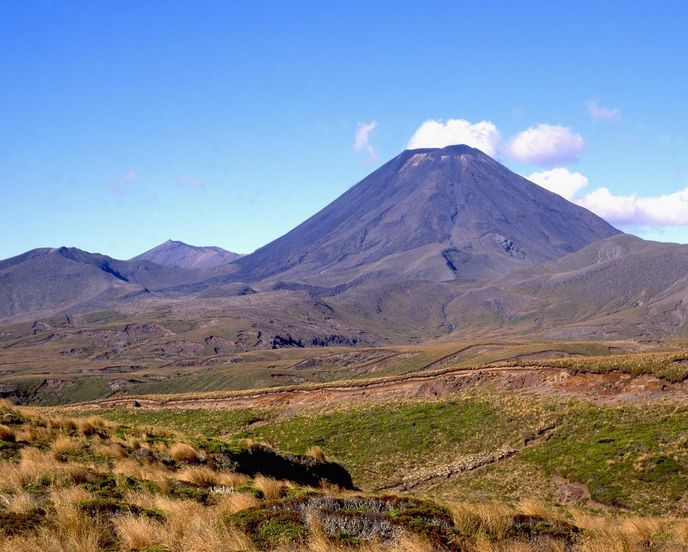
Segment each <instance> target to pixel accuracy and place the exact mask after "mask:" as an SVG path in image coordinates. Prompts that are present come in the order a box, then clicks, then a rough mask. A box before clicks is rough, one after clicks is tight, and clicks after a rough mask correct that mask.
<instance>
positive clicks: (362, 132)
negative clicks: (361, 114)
mask: <svg viewBox="0 0 688 552" xmlns="http://www.w3.org/2000/svg"><path fill="white" fill-rule="evenodd" d="M376 128H377V122H375V121H370V122H369V123H356V136H355V138H354V151H364V152H366V153H367V154H368V162H370V163H375V162H376V161H377V152H376V151H375V146H373V144H371V143H370V137H371V135H372V134H373V131H374V130H375V129H376Z"/></svg>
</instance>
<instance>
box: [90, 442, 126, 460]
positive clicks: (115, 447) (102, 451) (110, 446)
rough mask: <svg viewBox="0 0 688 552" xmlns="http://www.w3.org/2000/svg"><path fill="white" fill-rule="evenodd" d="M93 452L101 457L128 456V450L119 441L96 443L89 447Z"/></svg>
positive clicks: (121, 457) (122, 457)
mask: <svg viewBox="0 0 688 552" xmlns="http://www.w3.org/2000/svg"><path fill="white" fill-rule="evenodd" d="M91 450H92V451H93V454H95V455H97V456H102V457H103V458H113V459H115V458H120V459H124V458H128V457H129V452H128V451H127V449H126V448H125V447H123V446H122V445H121V444H119V443H98V444H96V445H94V446H93V447H91Z"/></svg>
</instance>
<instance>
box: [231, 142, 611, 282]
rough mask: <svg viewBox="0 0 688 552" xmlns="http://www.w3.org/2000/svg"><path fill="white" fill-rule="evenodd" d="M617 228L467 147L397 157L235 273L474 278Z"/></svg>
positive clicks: (570, 248)
mask: <svg viewBox="0 0 688 552" xmlns="http://www.w3.org/2000/svg"><path fill="white" fill-rule="evenodd" d="M618 233H619V231H618V230H616V229H615V228H613V227H612V226H611V225H609V224H608V223H606V222H605V221H604V220H602V219H601V218H599V217H598V216H596V215H594V214H593V213H591V212H589V211H587V210H585V209H583V208H582V207H578V206H576V205H574V204H572V203H570V202H568V201H566V200H565V199H563V198H562V197H560V196H558V195H556V194H553V193H551V192H549V191H547V190H545V189H543V188H541V187H539V186H537V185H536V184H533V183H532V182H529V181H528V180H526V179H525V178H523V177H521V176H519V175H517V174H515V173H513V172H511V171H510V170H508V169H507V168H506V167H504V166H503V165H500V164H499V163H498V162H496V161H495V160H493V159H491V158H490V157H488V156H487V155H485V154H484V153H482V152H480V151H479V150H476V149H473V148H470V147H468V146H449V147H446V148H442V149H420V150H411V151H405V152H403V153H401V154H400V155H399V156H397V157H396V158H394V159H392V160H391V161H389V162H388V163H386V164H385V165H383V166H382V167H380V168H379V169H378V170H376V171H375V172H373V173H372V174H371V175H369V176H368V177H366V178H365V179H363V180H362V181H361V182H359V183H358V184H357V185H356V186H354V187H353V188H351V189H350V190H349V191H347V192H346V193H344V194H343V195H342V196H341V197H339V198H338V199H336V200H335V201H334V202H332V203H331V204H330V205H328V206H327V207H325V208H324V209H323V210H321V211H320V212H319V213H317V214H315V215H314V216H312V217H311V218H310V219H308V220H306V221H305V222H304V223H302V224H301V225H299V226H298V227H296V228H295V229H294V230H292V231H291V232H289V233H287V234H285V235H284V236H282V237H281V238H279V239H277V240H275V241H273V242H272V243H270V244H268V245H266V246H265V247H262V248H261V249H258V250H257V251H256V252H254V253H253V254H251V255H247V256H246V257H242V258H241V259H238V260H237V261H236V264H237V265H238V271H237V273H236V274H237V276H238V277H239V278H244V279H247V280H261V279H266V278H272V279H279V280H284V281H295V282H309V283H325V284H327V285H332V284H336V283H341V282H343V281H347V280H353V279H355V278H361V277H363V278H366V277H370V276H375V277H377V278H379V277H384V278H390V277H392V278H395V277H401V278H403V279H424V280H431V281H445V280H451V279H455V278H462V279H476V278H483V277H485V276H488V275H491V274H496V273H500V272H503V271H504V270H511V269H513V268H515V267H518V266H520V265H523V264H531V263H537V262H542V261H547V260H550V259H554V258H557V257H561V256H564V255H566V254H568V253H572V252H574V251H577V250H579V249H581V248H582V247H585V246H586V245H588V244H590V243H592V242H595V241H597V240H600V239H604V238H607V237H610V236H613V235H615V234H618Z"/></svg>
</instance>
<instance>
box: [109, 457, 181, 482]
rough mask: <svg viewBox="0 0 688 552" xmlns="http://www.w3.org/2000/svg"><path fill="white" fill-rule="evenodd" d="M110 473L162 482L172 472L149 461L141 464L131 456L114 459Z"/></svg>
mask: <svg viewBox="0 0 688 552" xmlns="http://www.w3.org/2000/svg"><path fill="white" fill-rule="evenodd" d="M112 473H114V474H115V475H129V476H131V477H135V478H137V479H142V480H147V481H152V482H154V483H163V482H164V481H166V480H167V479H168V478H169V477H170V476H171V475H172V472H170V470H168V469H167V468H166V467H165V466H162V465H160V464H153V463H150V462H146V463H143V464H142V463H141V462H137V461H136V460H133V459H131V458H123V459H118V460H116V461H115V465H114V467H113V468H112Z"/></svg>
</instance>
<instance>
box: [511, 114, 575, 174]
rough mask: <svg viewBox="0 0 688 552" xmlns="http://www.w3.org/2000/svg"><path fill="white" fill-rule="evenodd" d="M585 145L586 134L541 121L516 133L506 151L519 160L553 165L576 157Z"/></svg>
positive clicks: (564, 162)
mask: <svg viewBox="0 0 688 552" xmlns="http://www.w3.org/2000/svg"><path fill="white" fill-rule="evenodd" d="M584 149H585V141H584V140H583V137H582V136H581V135H580V134H576V133H575V132H573V131H572V130H571V129H570V128H568V127H565V126H561V125H548V124H541V125H538V126H535V127H530V128H527V129H526V130H524V131H522V132H519V133H518V134H517V135H516V136H514V138H513V139H512V140H511V142H510V143H509V144H508V145H507V147H506V153H507V154H508V155H509V157H511V158H512V159H516V160H517V161H522V162H524V163H531V164H533V165H540V166H543V167H553V166H555V165H560V164H566V163H570V162H572V161H577V160H578V155H579V154H580V153H581V152H582V151H583V150H584Z"/></svg>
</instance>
